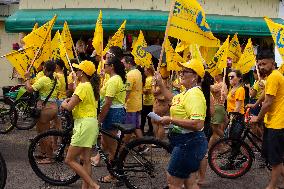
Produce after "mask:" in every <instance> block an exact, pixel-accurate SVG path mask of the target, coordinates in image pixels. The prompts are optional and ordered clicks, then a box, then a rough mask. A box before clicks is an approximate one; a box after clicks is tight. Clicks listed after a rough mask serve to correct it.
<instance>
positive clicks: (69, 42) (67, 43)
mask: <svg viewBox="0 0 284 189" xmlns="http://www.w3.org/2000/svg"><path fill="white" fill-rule="evenodd" d="M61 39H62V42H63V44H64V47H65V50H66V52H67V54H68V58H69V59H73V58H74V53H73V46H74V43H73V39H72V36H71V33H70V30H69V27H68V24H67V22H64V26H63V30H62V33H61ZM68 67H69V66H68ZM68 67H67V68H68Z"/></svg>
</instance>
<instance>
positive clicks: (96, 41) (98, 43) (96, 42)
mask: <svg viewBox="0 0 284 189" xmlns="http://www.w3.org/2000/svg"><path fill="white" fill-rule="evenodd" d="M103 33H104V30H103V14H102V11H101V10H100V14H99V16H98V19H97V23H96V30H95V33H94V38H93V43H92V44H93V47H94V48H95V50H96V53H97V55H99V56H101V55H102V51H103V49H102V48H103V47H102V46H103Z"/></svg>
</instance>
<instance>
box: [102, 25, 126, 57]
mask: <svg viewBox="0 0 284 189" xmlns="http://www.w3.org/2000/svg"><path fill="white" fill-rule="evenodd" d="M125 25H126V20H125V21H124V22H123V23H122V24H121V26H120V28H119V29H118V30H117V32H116V33H115V34H114V35H113V36H112V38H111V39H110V40H109V41H108V44H107V46H106V47H105V49H104V51H103V56H104V55H105V54H106V52H107V51H108V50H109V48H110V47H112V46H118V47H120V48H122V44H123V38H124V31H125Z"/></svg>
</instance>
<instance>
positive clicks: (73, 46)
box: [72, 41, 80, 64]
mask: <svg viewBox="0 0 284 189" xmlns="http://www.w3.org/2000/svg"><path fill="white" fill-rule="evenodd" d="M72 47H73V50H74V52H75V56H76V59H77V61H78V64H80V61H79V58H78V54H77V51H76V48H75V46H74V43H73V41H72Z"/></svg>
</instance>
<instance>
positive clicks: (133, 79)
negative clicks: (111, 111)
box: [126, 69, 143, 112]
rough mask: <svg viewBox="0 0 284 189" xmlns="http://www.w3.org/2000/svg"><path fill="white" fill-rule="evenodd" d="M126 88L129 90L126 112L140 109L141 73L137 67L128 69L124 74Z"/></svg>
mask: <svg viewBox="0 0 284 189" xmlns="http://www.w3.org/2000/svg"><path fill="white" fill-rule="evenodd" d="M126 78H127V82H126V90H127V91H129V92H130V93H129V96H128V99H127V101H126V111H127V112H138V111H141V110H142V94H143V92H142V88H143V83H142V75H141V72H140V71H139V70H138V69H133V70H130V71H129V72H128V73H127V74H126Z"/></svg>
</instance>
